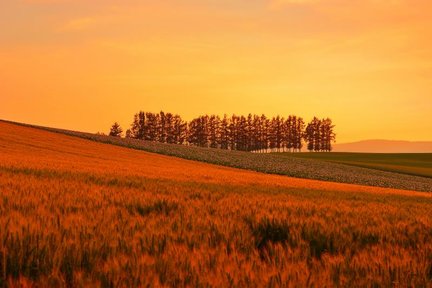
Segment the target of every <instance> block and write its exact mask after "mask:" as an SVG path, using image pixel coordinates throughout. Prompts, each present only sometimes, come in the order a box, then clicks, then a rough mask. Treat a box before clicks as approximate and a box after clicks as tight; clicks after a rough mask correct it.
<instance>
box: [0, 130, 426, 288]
mask: <svg viewBox="0 0 432 288" xmlns="http://www.w3.org/2000/svg"><path fill="white" fill-rule="evenodd" d="M425 190H427V189H425ZM0 227H1V229H0V287H1V286H12V287H13V286H17V287H20V286H32V285H38V286H39V287H45V286H54V287H58V286H60V287H83V286H85V287H88V286H90V287H91V286H95V287H99V286H103V287H112V286H116V287H136V286H138V287H141V286H146V287H147V286H168V287H174V286H175V287H179V286H180V287H184V286H213V287H227V286H228V287H229V286H232V287H263V286H267V287H281V286H282V287H287V286H298V287H305V286H315V287H324V286H327V287H329V286H349V287H353V286H361V287H365V286H400V287H406V286H417V287H429V286H431V285H432V197H431V194H430V193H424V192H416V191H409V190H398V189H389V188H379V187H371V186H360V185H352V184H343V183H334V182H323V181H317V180H307V179H299V178H290V177H286V176H278V175H267V174H261V173H258V172H252V171H246V170H239V169H234V168H228V167H222V166H215V165H210V164H206V163H201V162H195V161H189V160H184V159H179V158H174V157H168V156H163V155H158V154H151V153H147V152H143V151H137V150H132V149H127V148H123V147H118V146H114V145H107V144H102V143H97V142H94V141H88V140H84V139H79V138H76V137H70V136H66V135H62V134H58V133H51V132H48V131H44V130H40V129H34V128H30V127H24V126H18V125H14V124H10V123H5V122H0Z"/></svg>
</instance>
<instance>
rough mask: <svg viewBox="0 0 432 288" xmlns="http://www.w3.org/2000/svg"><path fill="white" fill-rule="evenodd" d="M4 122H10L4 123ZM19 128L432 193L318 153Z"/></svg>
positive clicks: (431, 185) (430, 186) (427, 185)
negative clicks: (315, 156)
mask: <svg viewBox="0 0 432 288" xmlns="http://www.w3.org/2000/svg"><path fill="white" fill-rule="evenodd" d="M0 122H1V121H0ZM3 123H8V122H5V121H3ZM14 124H15V123H14ZM19 125H23V126H27V127H33V128H38V129H44V130H47V131H50V132H56V133H60V134H65V135H69V136H74V137H79V138H83V139H87V140H92V141H95V142H100V143H107V144H112V145H116V146H121V147H127V148H132V149H136V150H142V151H147V152H152V153H158V154H162V155H168V156H175V157H179V158H183V159H188V160H195V161H200V162H205V163H211V164H216V165H223V166H227V167H234V168H241V169H247V170H252V171H257V172H263V173H268V174H277V175H285V176H291V177H297V178H306V179H315V180H323V181H333V182H341V183H351V184H359V185H368V186H377V187H386V188H395V189H406V190H416V191H424V192H431V191H432V179H431V178H427V177H419V176H413V175H406V174H400V173H393V172H389V171H381V170H377V169H370V168H373V167H368V168H364V167H358V166H360V165H357V166H353V165H347V164H348V163H343V164H342V163H336V162H333V161H323V159H306V158H307V157H312V156H308V154H315V153H301V154H295V155H294V156H295V157H290V156H291V155H287V154H283V155H282V154H279V153H278V154H258V153H248V152H241V151H227V150H221V149H211V148H201V147H192V146H184V145H174V144H162V143H156V142H148V141H141V140H135V139H122V138H117V137H109V136H103V135H95V134H91V133H83V132H76V131H70V130H63V129H55V128H46V127H35V126H31V125H25V124H19ZM317 154H319V153H317ZM331 154H333V153H331ZM427 161H428V160H427ZM429 163H430V162H429ZM426 165H428V164H426ZM426 169H427V168H426ZM396 172H400V171H396Z"/></svg>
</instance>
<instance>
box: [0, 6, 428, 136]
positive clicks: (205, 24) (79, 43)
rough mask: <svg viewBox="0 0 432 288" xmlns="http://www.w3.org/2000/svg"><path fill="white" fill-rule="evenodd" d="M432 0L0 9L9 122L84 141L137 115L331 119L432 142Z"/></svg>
mask: <svg viewBox="0 0 432 288" xmlns="http://www.w3.org/2000/svg"><path fill="white" fill-rule="evenodd" d="M431 11H432V2H431V1H429V0H410V1H409V0H387V1H384V0H352V1H345V0H249V1H246V0H229V1H228V0H217V1H216V0H184V1H172V0H167V1H146V0H144V1H138V0H122V1H119V0H117V1H114V0H103V1H102V0H95V1H86V0H3V1H1V2H0V27H1V28H0V65H1V67H2V69H1V70H0V103H1V105H0V119H8V120H13V121H20V122H26V123H33V124H40V125H46V126H53V127H61V128H67V129H74V130H81V131H90V132H96V131H103V132H106V131H107V129H108V128H109V126H110V124H112V122H114V121H118V122H120V123H121V125H122V126H123V127H124V128H126V127H127V126H128V125H129V124H130V123H131V121H132V117H133V114H134V113H135V112H137V111H138V110H145V111H151V112H158V111H160V110H164V111H167V112H173V113H178V114H180V115H182V116H183V117H184V118H185V119H186V120H190V119H191V118H193V117H196V116H198V115H200V114H203V113H206V114H218V115H223V114H224V113H227V114H233V113H235V114H247V113H256V114H261V113H265V114H266V115H267V116H274V115H277V114H279V115H282V116H287V115H288V114H295V115H299V116H303V117H304V118H305V120H306V121H309V120H310V119H311V118H312V116H314V115H315V116H318V117H320V118H323V117H331V118H332V119H333V121H334V122H335V124H336V125H337V126H336V132H337V134H338V136H337V140H338V142H351V141H356V140H361V139H398V140H411V141H430V140H432V133H431V131H432V121H431V120H432V119H431V116H430V113H431V111H432V80H431V79H432V17H430V12H431Z"/></svg>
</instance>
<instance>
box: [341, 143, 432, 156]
mask: <svg viewBox="0 0 432 288" xmlns="http://www.w3.org/2000/svg"><path fill="white" fill-rule="evenodd" d="M333 147H334V149H333V151H334V152H365V153H432V141H421V142H420V141H419V142H411V141H394V140H364V141H359V142H353V143H343V144H334V146H333Z"/></svg>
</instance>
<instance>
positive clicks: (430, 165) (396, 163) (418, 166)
mask: <svg viewBox="0 0 432 288" xmlns="http://www.w3.org/2000/svg"><path fill="white" fill-rule="evenodd" d="M278 155H279V156H281V157H296V158H303V159H315V160H321V161H328V162H333V163H340V164H346V165H352V166H358V167H365V168H371V169H378V170H382V171H389V172H397V173H402V174H408V175H415V176H423V177H429V178H432V153H403V154H380V153H341V152H336V153H301V154H300V153H295V154H293V153H279V154H278Z"/></svg>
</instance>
